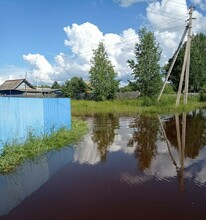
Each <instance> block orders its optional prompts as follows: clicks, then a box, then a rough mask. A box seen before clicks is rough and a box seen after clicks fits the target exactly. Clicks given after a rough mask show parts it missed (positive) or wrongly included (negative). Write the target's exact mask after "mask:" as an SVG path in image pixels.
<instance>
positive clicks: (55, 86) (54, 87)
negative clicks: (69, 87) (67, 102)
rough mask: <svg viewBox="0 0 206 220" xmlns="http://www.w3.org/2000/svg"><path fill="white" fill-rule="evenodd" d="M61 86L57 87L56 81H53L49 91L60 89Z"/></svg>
mask: <svg viewBox="0 0 206 220" xmlns="http://www.w3.org/2000/svg"><path fill="white" fill-rule="evenodd" d="M60 88H61V86H60V85H59V83H58V82H57V81H54V82H53V84H52V86H51V89H60Z"/></svg>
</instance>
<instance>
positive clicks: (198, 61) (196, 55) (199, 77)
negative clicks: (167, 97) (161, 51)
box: [166, 33, 206, 92]
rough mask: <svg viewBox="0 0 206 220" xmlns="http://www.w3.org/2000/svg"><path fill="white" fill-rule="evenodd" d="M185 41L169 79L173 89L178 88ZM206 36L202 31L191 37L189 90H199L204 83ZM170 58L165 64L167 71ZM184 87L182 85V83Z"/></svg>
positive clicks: (205, 74) (205, 82) (205, 75)
mask: <svg viewBox="0 0 206 220" xmlns="http://www.w3.org/2000/svg"><path fill="white" fill-rule="evenodd" d="M185 47H186V43H185V44H184V45H183V47H182V48H181V50H180V52H179V55H178V57H177V60H176V62H175V65H174V67H173V70H172V72H171V75H170V77H169V81H170V82H171V83H172V85H173V87H174V89H175V91H177V90H178V85H179V81H180V75H181V71H182V65H183V59H184V54H185ZM205 53H206V36H205V35H204V34H202V33H200V34H197V35H195V36H193V37H192V44H191V59H190V76H189V92H199V91H200V90H201V89H202V88H203V86H204V84H206V56H205ZM171 62H172V59H170V60H169V62H168V65H167V66H166V71H168V69H169V66H170V64H171ZM183 88H184V85H183Z"/></svg>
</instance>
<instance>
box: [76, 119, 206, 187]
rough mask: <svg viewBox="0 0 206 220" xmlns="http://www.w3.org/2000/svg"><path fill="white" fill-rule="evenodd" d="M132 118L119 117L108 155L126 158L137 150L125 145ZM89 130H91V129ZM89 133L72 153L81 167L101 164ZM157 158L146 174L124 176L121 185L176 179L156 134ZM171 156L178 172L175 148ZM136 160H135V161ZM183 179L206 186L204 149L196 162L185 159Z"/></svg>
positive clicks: (175, 171) (160, 139)
mask: <svg viewBox="0 0 206 220" xmlns="http://www.w3.org/2000/svg"><path fill="white" fill-rule="evenodd" d="M131 122H132V118H129V117H128V118H126V117H121V118H120V119H119V127H118V129H115V138H114V142H113V143H112V144H111V145H110V146H109V147H108V146H107V147H108V148H107V151H108V152H120V151H121V152H124V153H126V154H131V155H133V154H134V151H135V149H136V146H132V147H128V145H127V144H128V141H129V140H130V139H131V137H132V135H133V132H134V129H135V128H129V125H130V124H131ZM89 124H90V126H92V124H93V119H92V120H91V121H90V122H89ZM90 129H91V130H92V128H90ZM91 136H92V135H91V132H90V134H88V135H87V136H86V137H85V139H84V140H83V141H82V142H81V143H80V144H78V146H77V147H76V148H75V152H74V161H76V162H79V163H80V164H83V163H89V164H97V163H99V162H100V160H101V157H100V152H99V151H98V146H97V143H94V142H93V140H92V138H91ZM156 145H157V154H156V156H155V157H154V158H153V160H152V163H151V166H150V167H149V168H148V169H147V170H145V171H144V172H143V173H142V174H141V175H136V174H130V173H124V174H122V175H121V178H120V179H121V181H123V182H127V183H128V184H132V185H134V184H141V183H144V182H146V181H150V179H151V178H153V177H156V178H157V179H158V180H168V181H169V180H170V179H171V178H176V177H177V169H176V167H175V165H174V164H173V161H172V160H171V157H170V154H169V152H168V148H167V145H166V143H165V141H162V137H161V136H159V134H158V140H157V142H156ZM170 151H171V154H172V156H173V158H174V160H175V162H176V163H177V166H178V168H180V158H179V154H178V150H177V149H176V148H174V147H171V148H170ZM137 160H138V158H137ZM184 168H185V169H184V170H185V171H184V176H185V178H186V179H191V180H195V181H197V182H198V183H201V184H205V183H206V149H201V150H200V152H199V156H198V157H196V158H195V159H190V158H187V159H186V160H185V162H184Z"/></svg>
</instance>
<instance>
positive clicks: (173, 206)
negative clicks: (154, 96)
mask: <svg viewBox="0 0 206 220" xmlns="http://www.w3.org/2000/svg"><path fill="white" fill-rule="evenodd" d="M86 120H87V121H88V123H89V127H90V131H89V134H88V135H86V136H85V137H84V139H83V140H82V141H81V142H80V143H79V144H78V145H76V146H73V147H71V148H64V149H62V150H61V151H53V152H49V153H48V154H46V155H44V156H42V157H41V158H39V159H38V160H36V161H33V162H27V163H25V164H24V165H22V166H21V167H19V168H18V169H17V171H16V172H14V173H12V174H9V175H3V176H0V220H81V219H84V220H85V219H88V220H91V219H95V220H96V219H97V220H98V219H100V220H101V219H104V220H110V219H112V220H116V219H117V220H121V219H126V220H127V219H129V220H130V219H148V220H149V219H153V220H154V219H181V220H183V219H187V220H188V219H206V148H205V146H206V111H205V110H197V111H195V112H191V113H189V114H187V115H186V114H182V115H174V116H167V117H164V116H161V117H158V116H157V117H145V116H140V115H136V116H134V117H118V116H115V115H112V114H110V115H96V116H94V117H90V118H89V117H88V118H87V119H86Z"/></svg>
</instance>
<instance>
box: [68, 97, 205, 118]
mask: <svg viewBox="0 0 206 220" xmlns="http://www.w3.org/2000/svg"><path fill="white" fill-rule="evenodd" d="M175 101H176V96H175V95H173V94H171V95H168V94H167V95H166V94H164V95H163V96H162V98H161V100H160V101H159V102H158V101H157V100H155V99H149V98H138V99H136V100H114V101H103V102H95V101H85V100H78V101H77V100H72V114H73V115H76V116H83V115H93V114H95V113H119V114H134V113H140V114H153V113H158V114H167V113H180V112H184V111H186V112H189V111H191V110H194V109H196V108H202V107H206V102H199V96H191V97H189V98H188V104H187V105H183V100H182V99H181V102H180V103H181V104H180V105H179V106H178V107H176V105H175Z"/></svg>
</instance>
